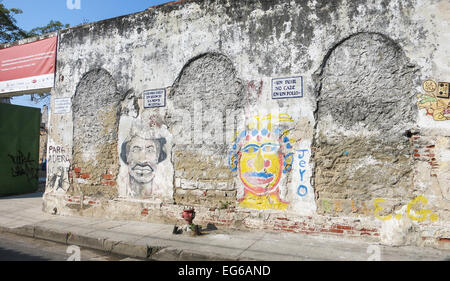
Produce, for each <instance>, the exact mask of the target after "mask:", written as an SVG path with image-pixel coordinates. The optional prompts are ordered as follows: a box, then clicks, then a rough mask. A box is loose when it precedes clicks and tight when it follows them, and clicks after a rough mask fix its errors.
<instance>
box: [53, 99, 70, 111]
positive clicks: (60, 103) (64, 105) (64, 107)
mask: <svg viewBox="0 0 450 281" xmlns="http://www.w3.org/2000/svg"><path fill="white" fill-rule="evenodd" d="M71 110H72V100H71V99H70V98H62V99H55V106H54V108H53V111H54V113H55V114H67V113H70V112H71Z"/></svg>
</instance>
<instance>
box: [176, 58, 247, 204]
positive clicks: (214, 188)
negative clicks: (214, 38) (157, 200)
mask: <svg viewBox="0 0 450 281" xmlns="http://www.w3.org/2000/svg"><path fill="white" fill-rule="evenodd" d="M169 98H170V99H171V100H172V103H173V105H174V108H173V110H174V113H175V114H176V116H177V117H178V118H177V117H175V116H174V119H172V121H173V123H172V124H171V128H172V133H173V134H174V135H176V136H177V139H178V141H177V142H176V145H175V147H174V149H173V158H172V160H173V164H174V167H175V188H176V191H175V202H177V203H178V204H182V205H189V204H199V205H207V206H208V205H210V206H212V207H214V206H215V207H217V206H219V204H220V202H223V203H225V202H229V203H231V202H234V201H235V198H236V189H235V187H234V185H233V175H232V173H231V171H230V169H229V167H228V148H229V147H228V145H227V143H228V141H227V139H226V136H227V133H226V126H227V124H226V120H227V118H226V117H227V115H234V116H241V115H242V114H243V112H242V107H243V104H242V103H241V102H242V101H243V100H244V87H243V84H242V81H240V79H239V78H238V77H237V73H236V70H235V69H234V66H233V64H232V62H231V61H230V60H229V59H227V58H226V57H225V56H224V55H220V54H205V55H203V56H201V57H199V58H195V59H194V60H192V61H191V62H190V63H188V64H187V65H186V66H185V67H184V68H183V70H182V72H181V73H180V76H179V77H178V78H177V80H176V82H175V84H174V86H173V89H172V92H171V94H170V96H169ZM181 112H185V114H182V115H181V114H180V113H181ZM180 117H181V118H180ZM180 119H181V120H180ZM229 125H232V126H233V128H234V120H233V124H229ZM224 129H225V134H224ZM231 134H233V132H231ZM228 135H230V133H229V132H228Z"/></svg>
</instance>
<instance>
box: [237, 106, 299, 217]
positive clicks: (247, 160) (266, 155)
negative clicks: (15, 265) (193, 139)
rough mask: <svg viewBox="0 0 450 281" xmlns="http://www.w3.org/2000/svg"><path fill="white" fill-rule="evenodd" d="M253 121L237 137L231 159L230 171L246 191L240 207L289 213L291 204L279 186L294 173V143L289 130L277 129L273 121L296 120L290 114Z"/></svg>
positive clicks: (259, 117)
mask: <svg viewBox="0 0 450 281" xmlns="http://www.w3.org/2000/svg"><path fill="white" fill-rule="evenodd" d="M254 118H255V119H256V122H255V123H252V124H249V125H248V126H247V128H246V129H245V130H243V131H242V132H240V133H238V134H237V135H236V138H235V140H234V144H233V146H232V151H231V152H230V156H229V165H230V169H231V171H233V172H237V173H238V174H239V179H240V181H241V183H242V185H243V189H244V192H243V193H242V198H238V200H239V206H240V207H246V208H250V209H275V210H286V209H287V207H288V206H289V203H288V202H286V200H285V199H284V198H283V196H282V194H281V190H280V182H281V180H282V178H283V176H284V175H285V174H287V173H289V172H290V171H291V170H292V165H293V161H294V154H293V153H292V152H291V151H292V150H293V144H294V143H295V140H294V139H292V138H290V137H289V133H290V132H289V130H283V129H282V128H281V127H275V126H274V125H273V124H272V119H277V120H278V121H280V122H293V120H292V118H290V116H289V115H287V114H281V115H279V116H276V117H274V116H272V115H271V114H269V115H265V116H259V115H257V116H255V117H254ZM265 121H266V122H265Z"/></svg>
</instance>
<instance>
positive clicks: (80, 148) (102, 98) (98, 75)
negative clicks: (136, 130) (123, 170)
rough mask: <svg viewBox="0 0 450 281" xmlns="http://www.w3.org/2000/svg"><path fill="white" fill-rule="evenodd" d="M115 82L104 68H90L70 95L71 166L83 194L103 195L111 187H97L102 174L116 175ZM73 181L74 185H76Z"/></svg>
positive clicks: (110, 191) (116, 100) (118, 100)
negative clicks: (78, 176) (76, 173)
mask: <svg viewBox="0 0 450 281" xmlns="http://www.w3.org/2000/svg"><path fill="white" fill-rule="evenodd" d="M119 102H120V96H119V94H118V92H117V90H116V88H115V82H114V80H113V79H112V77H111V75H109V73H108V72H106V71H105V70H101V69H100V70H93V71H91V72H89V73H87V74H86V75H85V76H84V77H83V78H82V79H81V81H80V83H79V84H78V87H77V91H76V93H75V96H74V98H73V103H72V105H73V123H74V149H73V162H72V165H73V167H74V168H76V169H80V170H79V171H80V174H81V179H78V182H77V183H78V186H79V187H80V189H81V191H82V192H83V194H86V195H94V194H97V193H100V194H104V195H106V196H108V195H111V194H114V193H115V192H114V189H111V188H110V187H109V188H103V187H101V186H100V183H101V181H102V179H103V178H102V176H103V175H105V174H117V170H118V157H117V155H118V152H117V131H118V114H119V112H118V109H119V107H118V105H119ZM77 183H76V184H77Z"/></svg>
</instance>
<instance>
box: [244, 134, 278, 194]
mask: <svg viewBox="0 0 450 281" xmlns="http://www.w3.org/2000/svg"><path fill="white" fill-rule="evenodd" d="M282 171H283V156H282V153H281V152H280V145H279V144H278V143H277V142H276V143H275V142H273V140H270V139H260V141H257V140H252V141H250V142H248V143H247V144H246V145H245V146H244V148H243V149H242V150H241V153H240V156H239V175H240V177H241V180H242V182H243V183H244V185H245V186H246V188H248V189H249V191H251V192H252V193H253V194H256V195H265V194H270V193H272V192H273V191H274V190H275V189H276V187H277V185H278V182H279V181H280V179H281V175H282Z"/></svg>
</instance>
